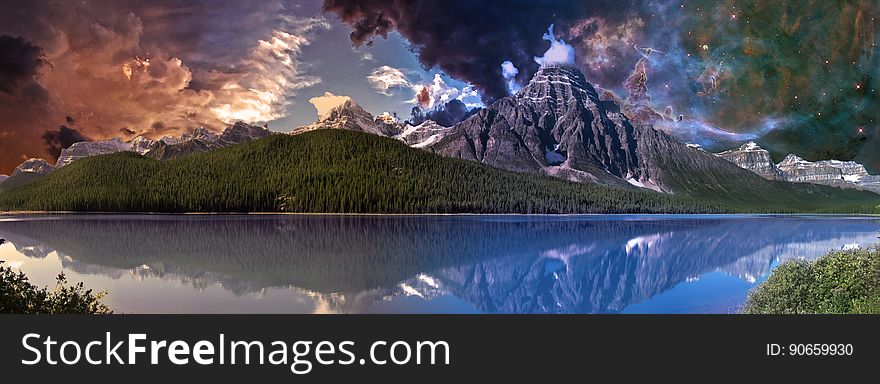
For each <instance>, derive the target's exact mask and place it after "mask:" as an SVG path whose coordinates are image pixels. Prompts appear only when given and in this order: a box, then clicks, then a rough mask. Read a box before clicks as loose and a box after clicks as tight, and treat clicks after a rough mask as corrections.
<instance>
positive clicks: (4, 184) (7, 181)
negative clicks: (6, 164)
mask: <svg viewBox="0 0 880 384" xmlns="http://www.w3.org/2000/svg"><path fill="white" fill-rule="evenodd" d="M54 170H55V167H54V166H53V165H52V164H49V163H48V162H46V160H43V159H28V160H26V161H25V162H24V163H21V164H20V165H19V166H17V167H15V170H14V171H12V174H11V175H9V176H8V177H4V178H0V191H5V190H9V189H12V188H16V187H20V186H22V185H25V184H29V183H32V182H34V181H36V180H39V179H40V178H42V177H43V176H46V175H48V174H50V173H52V171H54Z"/></svg>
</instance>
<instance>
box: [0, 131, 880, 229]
mask: <svg viewBox="0 0 880 384" xmlns="http://www.w3.org/2000/svg"><path fill="white" fill-rule="evenodd" d="M829 190H830V189H828V190H822V191H823V193H819V194H811V193H808V192H803V194H798V192H795V194H796V196H791V195H790V193H789V194H788V196H778V197H772V196H771V198H769V199H768V197H767V195H766V194H765V195H763V196H762V200H761V201H756V202H755V204H752V205H747V204H746V203H748V201H746V202H737V203H738V204H726V203H725V202H724V201H721V200H718V201H713V200H711V199H710V198H706V197H702V198H694V197H688V196H683V195H666V194H660V193H655V192H651V191H641V190H632V189H618V188H610V187H603V186H598V185H592V184H581V183H572V182H567V181H563V180H559V179H554V178H550V177H545V176H539V175H527V174H517V173H512V172H507V171H502V170H498V169H495V168H491V167H488V166H484V165H480V164H477V163H472V162H468V161H464V160H458V159H450V158H444V157H440V156H437V155H434V154H431V153H429V152H426V151H422V150H418V149H413V148H409V147H407V146H406V145H404V144H403V143H400V142H398V141H396V140H393V139H388V138H382V137H378V136H374V135H370V134H364V133H359V132H352V131H344V130H320V131H315V132H309V133H306V134H302V135H297V136H288V135H275V136H272V137H269V138H266V139H262V140H258V141H254V142H250V143H246V144H241V145H237V146H234V147H230V148H225V149H221V150H217V151H213V152H207V153H199V154H194V155H191V156H188V157H185V158H181V159H176V160H169V161H164V162H161V161H158V160H153V159H149V158H145V157H143V156H140V155H137V154H134V153H117V154H112V155H105V156H96V157H90V158H85V159H82V160H79V161H77V162H75V163H73V164H71V165H69V166H66V167H64V168H61V169H59V170H58V171H56V172H54V173H53V174H51V175H49V176H47V177H45V178H43V179H41V180H39V181H36V182H34V183H32V184H29V185H26V186H23V187H19V188H15V189H12V190H9V191H6V192H2V193H0V210H5V211H97V212H304V213H329V212H333V213H534V214H543V213H549V214H555V213H725V212H743V211H753V212H848V213H851V212H865V213H868V212H873V211H874V210H875V208H876V206H877V205H878V204H880V198H878V197H877V195H874V194H870V193H864V192H856V191H840V193H836V192H835V193H830V192H828V191H829ZM838 191H839V190H838ZM786 192H788V191H786Z"/></svg>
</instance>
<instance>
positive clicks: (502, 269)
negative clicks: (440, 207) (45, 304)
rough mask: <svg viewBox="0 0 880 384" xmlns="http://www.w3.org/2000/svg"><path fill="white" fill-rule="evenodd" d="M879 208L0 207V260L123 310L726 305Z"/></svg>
mask: <svg viewBox="0 0 880 384" xmlns="http://www.w3.org/2000/svg"><path fill="white" fill-rule="evenodd" d="M878 231H880V218H876V217H844V216H762V215H758V216H753V215H659V216H658V215H586V216H523V215H499V216H491V215H487V216H480V215H460V216H430V215H429V216H344V215H240V216H230V215H179V216H178V215H0V238H3V239H6V241H7V242H6V243H5V244H3V245H0V260H5V261H6V265H7V266H12V267H14V268H17V269H21V270H22V271H24V272H25V273H27V275H28V276H29V277H30V279H31V281H32V282H35V283H37V284H39V285H50V286H51V285H53V284H54V279H55V276H57V275H58V274H59V273H60V272H62V271H63V272H64V273H65V274H66V275H67V277H68V281H71V282H79V281H83V282H85V284H86V286H87V287H89V288H94V289H95V290H106V291H108V292H109V295H108V296H107V298H106V299H105V301H106V302H107V304H109V305H110V306H111V307H112V308H113V309H114V311H116V312H117V313H120V312H122V313H733V312H736V311H737V310H738V309H739V308H740V307H741V305H742V304H743V302H744V300H745V298H746V296H747V294H748V292H749V290H750V289H752V288H753V287H754V286H755V285H756V284H759V283H760V282H761V281H763V280H764V279H766V277H767V276H768V275H769V273H770V272H771V271H772V269H773V268H774V267H775V266H777V265H778V264H779V263H781V262H784V261H785V260H789V259H795V258H805V259H812V258H815V257H817V256H820V255H823V254H825V253H827V252H828V251H830V250H835V249H847V248H854V247H859V246H866V245H869V244H873V243H875V242H877V236H878Z"/></svg>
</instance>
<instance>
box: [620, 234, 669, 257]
mask: <svg viewBox="0 0 880 384" xmlns="http://www.w3.org/2000/svg"><path fill="white" fill-rule="evenodd" d="M663 237H664V235H662V234H659V233H658V234H656V235H650V236H639V237H636V238H632V239H630V240H629V241H627V242H626V246H625V248H626V254H627V255H632V254H633V253H634V251H638V253H639V254H640V255H649V251H650V250H651V248H654V246H656V245H658V243H659V242H660V241H661V240H662V239H663Z"/></svg>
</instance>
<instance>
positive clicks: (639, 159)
mask: <svg viewBox="0 0 880 384" xmlns="http://www.w3.org/2000/svg"><path fill="white" fill-rule="evenodd" d="M452 129H453V131H452V132H451V133H449V134H448V135H446V136H445V137H444V138H443V139H441V140H439V141H438V142H437V143H435V144H433V145H431V146H430V147H429V148H430V149H431V150H433V151H434V152H436V153H438V154H441V155H444V156H450V157H457V158H462V159H466V160H471V161H476V162H480V163H483V164H488V165H492V166H495V167H498V168H502V169H506V170H511V171H514V172H526V173H539V174H545V175H551V176H557V177H562V178H565V179H569V180H575V181H592V182H598V183H600V184H607V185H612V186H627V187H639V188H647V189H651V190H655V191H658V192H665V193H684V194H700V195H705V196H710V195H716V197H718V198H719V199H726V198H733V199H738V198H741V197H742V196H738V195H740V194H742V193H744V194H750V192H749V191H748V190H747V189H748V188H745V187H744V186H748V187H749V188H752V187H753V186H754V185H758V186H759V187H763V188H768V189H775V188H779V187H780V186H778V185H773V184H770V183H769V182H767V181H765V180H763V179H761V178H759V177H757V176H755V175H754V174H752V173H751V172H743V170H742V169H741V168H739V167H736V166H733V165H732V164H730V163H729V162H727V161H724V160H723V159H719V158H718V157H716V156H714V155H712V154H709V153H707V152H705V151H702V150H700V149H698V148H692V147H689V146H687V145H685V144H682V143H680V142H678V141H677V140H675V139H674V138H672V137H671V136H669V135H667V134H665V133H663V132H659V131H657V130H655V129H653V128H652V127H650V126H643V125H633V124H632V123H631V122H630V120H629V119H628V118H627V117H626V116H625V115H624V114H623V113H621V109H620V106H619V105H618V104H617V103H616V102H615V101H614V100H613V99H610V98H606V97H600V95H599V94H598V93H597V91H596V89H595V88H594V87H593V86H592V85H591V84H590V83H588V82H587V81H586V79H585V78H584V76H583V74H582V73H581V72H580V71H579V70H577V69H575V68H571V67H567V66H545V67H543V68H541V69H540V70H539V72H538V73H537V74H536V75H535V76H534V78H532V80H531V81H530V82H529V84H528V85H527V86H526V87H524V88H523V89H522V90H520V91H519V92H518V93H517V94H516V95H513V96H509V97H506V98H503V99H500V100H498V101H497V102H495V103H494V104H492V105H490V106H489V107H487V108H485V109H483V110H482V111H480V112H479V113H477V114H475V115H474V116H472V117H470V118H469V119H467V120H465V121H463V122H461V123H459V124H458V125H456V126H454V127H453V128H452ZM735 184H739V185H735ZM746 199H748V198H746Z"/></svg>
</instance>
